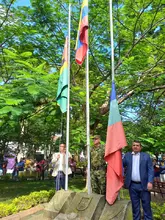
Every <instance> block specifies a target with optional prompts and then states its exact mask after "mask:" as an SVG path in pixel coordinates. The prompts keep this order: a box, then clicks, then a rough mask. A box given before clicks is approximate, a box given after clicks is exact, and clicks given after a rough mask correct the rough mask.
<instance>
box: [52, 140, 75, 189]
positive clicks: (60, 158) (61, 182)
mask: <svg viewBox="0 0 165 220" xmlns="http://www.w3.org/2000/svg"><path fill="white" fill-rule="evenodd" d="M68 158H69V159H70V158H71V154H70V153H69V154H68ZM65 161H66V146H65V144H60V152H58V153H54V154H53V156H52V164H53V165H54V169H53V172H52V176H53V177H55V186H56V191H58V190H60V189H61V188H62V189H65V173H66V162H65ZM71 173H72V171H71V169H70V167H69V166H68V175H69V174H71Z"/></svg>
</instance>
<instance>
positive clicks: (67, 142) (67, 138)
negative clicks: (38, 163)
mask: <svg viewBox="0 0 165 220" xmlns="http://www.w3.org/2000/svg"><path fill="white" fill-rule="evenodd" d="M70 30H71V3H69V15H68V45H67V46H68V47H67V48H68V98H67V102H68V103H67V125H66V158H65V161H66V172H65V190H68V166H69V164H68V163H69V161H68V156H69V121H70Z"/></svg>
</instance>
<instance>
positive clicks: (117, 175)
mask: <svg viewBox="0 0 165 220" xmlns="http://www.w3.org/2000/svg"><path fill="white" fill-rule="evenodd" d="M125 146H127V142H126V138H125V133H124V129H123V125H122V121H121V116H120V113H119V108H118V102H117V99H116V90H115V82H114V81H113V82H112V91H111V101H110V113H109V120H108V128H107V138H106V146H105V161H106V162H107V163H108V165H107V177H106V178H107V179H106V200H107V202H108V203H109V204H111V205H112V204H113V203H114V202H115V200H116V198H117V196H118V192H119V190H120V189H121V187H122V186H123V169H122V155H121V149H122V148H124V147H125Z"/></svg>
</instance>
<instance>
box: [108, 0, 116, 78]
mask: <svg viewBox="0 0 165 220" xmlns="http://www.w3.org/2000/svg"><path fill="white" fill-rule="evenodd" d="M109 9H110V13H109V17H110V35H111V71H112V81H114V80H115V71H114V69H115V68H114V40H113V16H112V0H110V1H109Z"/></svg>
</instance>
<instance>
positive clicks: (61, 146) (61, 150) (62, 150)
mask: <svg viewBox="0 0 165 220" xmlns="http://www.w3.org/2000/svg"><path fill="white" fill-rule="evenodd" d="M60 152H61V153H64V152H65V144H60Z"/></svg>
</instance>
